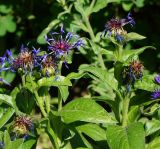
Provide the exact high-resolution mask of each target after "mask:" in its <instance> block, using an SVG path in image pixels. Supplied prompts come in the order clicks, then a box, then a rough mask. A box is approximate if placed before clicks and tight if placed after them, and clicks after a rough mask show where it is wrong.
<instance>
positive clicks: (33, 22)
mask: <svg viewBox="0 0 160 149" xmlns="http://www.w3.org/2000/svg"><path fill="white" fill-rule="evenodd" d="M86 1H89V0H86ZM97 1H99V2H101V1H103V0H97ZM108 1H109V0H108ZM61 2H62V3H61ZM63 2H65V4H67V5H68V6H69V5H71V4H72V3H74V0H68V1H67V0H66V1H65V0H57V1H56V0H0V55H3V54H4V52H5V50H6V49H12V51H14V53H16V52H17V51H18V48H19V47H20V45H21V44H22V43H23V44H27V43H30V45H33V46H35V47H36V48H39V47H40V46H41V47H42V49H43V50H45V49H47V45H45V44H42V43H44V41H43V35H44V33H47V32H48V31H49V30H51V29H52V27H53V29H57V27H58V26H59V22H63V24H64V26H65V27H66V28H67V29H68V30H69V29H72V26H71V25H70V23H72V21H73V20H72V13H74V12H75V10H74V8H72V11H71V13H66V12H64V10H65V6H64V5H63ZM89 2H91V1H89ZM128 12H131V13H132V15H133V18H134V19H135V21H136V25H135V27H133V28H130V27H128V29H127V30H128V32H129V31H133V32H137V33H139V34H141V35H143V36H146V37H147V38H146V39H144V40H143V41H138V42H137V41H136V42H134V41H133V42H131V43H129V45H128V46H130V47H132V48H139V47H142V46H146V45H151V46H155V47H156V50H150V49H149V50H146V51H145V52H144V53H143V54H141V55H140V59H141V60H142V61H143V63H144V66H145V68H146V69H147V70H149V71H150V73H153V72H158V73H159V72H160V50H159V49H160V29H159V26H160V1H158V0H123V1H122V0H110V3H109V4H108V5H107V6H106V7H105V8H103V9H101V10H100V11H98V12H96V13H92V14H91V15H90V16H89V20H90V22H91V25H92V27H93V30H94V32H95V33H97V32H101V31H103V29H104V25H105V23H106V21H107V20H109V19H110V18H112V17H115V16H118V17H125V16H126V15H127V13H128ZM63 13H64V14H63ZM57 18H58V20H57ZM74 31H75V32H78V34H80V36H82V37H83V36H86V37H88V34H87V33H85V32H84V31H82V30H81V29H77V30H74ZM40 44H42V45H40ZM75 57H76V55H75ZM77 58H78V60H76V61H74V58H73V61H74V62H73V63H72V65H71V66H70V70H66V71H70V72H71V71H75V70H76V69H77V68H78V66H79V65H80V64H81V63H87V62H88V60H87V58H85V57H84V56H83V55H78V56H77ZM2 75H5V74H2ZM5 77H6V76H5ZM14 77H15V76H13V75H12V76H11V75H8V78H7V80H9V81H12V80H13V79H14Z"/></svg>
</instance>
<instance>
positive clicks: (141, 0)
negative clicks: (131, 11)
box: [133, 0, 145, 7]
mask: <svg viewBox="0 0 160 149" xmlns="http://www.w3.org/2000/svg"><path fill="white" fill-rule="evenodd" d="M133 2H134V3H135V4H136V5H137V7H143V6H144V2H145V0H136V1H133Z"/></svg>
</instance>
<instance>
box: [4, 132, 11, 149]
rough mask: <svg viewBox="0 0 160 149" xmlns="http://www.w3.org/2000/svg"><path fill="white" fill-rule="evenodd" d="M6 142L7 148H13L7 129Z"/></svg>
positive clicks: (5, 133)
mask: <svg viewBox="0 0 160 149" xmlns="http://www.w3.org/2000/svg"><path fill="white" fill-rule="evenodd" d="M4 144H5V148H6V149H11V148H10V146H11V141H10V135H9V133H8V131H7V130H5V132H4Z"/></svg>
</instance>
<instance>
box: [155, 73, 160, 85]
mask: <svg viewBox="0 0 160 149" xmlns="http://www.w3.org/2000/svg"><path fill="white" fill-rule="evenodd" d="M154 80H155V82H156V83H158V84H160V75H157V76H156V77H155V78H154Z"/></svg>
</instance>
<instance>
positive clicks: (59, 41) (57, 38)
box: [45, 26, 83, 56]
mask: <svg viewBox="0 0 160 149" xmlns="http://www.w3.org/2000/svg"><path fill="white" fill-rule="evenodd" d="M45 38H46V41H47V43H48V45H49V46H48V49H49V51H51V52H53V53H54V54H55V55H56V56H57V55H65V54H67V53H68V51H69V50H71V49H74V48H79V47H80V46H82V45H83V41H82V40H81V39H80V38H79V36H78V35H74V34H72V33H71V32H68V33H67V34H65V31H64V29H63V26H62V27H61V29H60V32H59V33H57V32H51V33H50V37H48V36H45Z"/></svg>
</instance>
